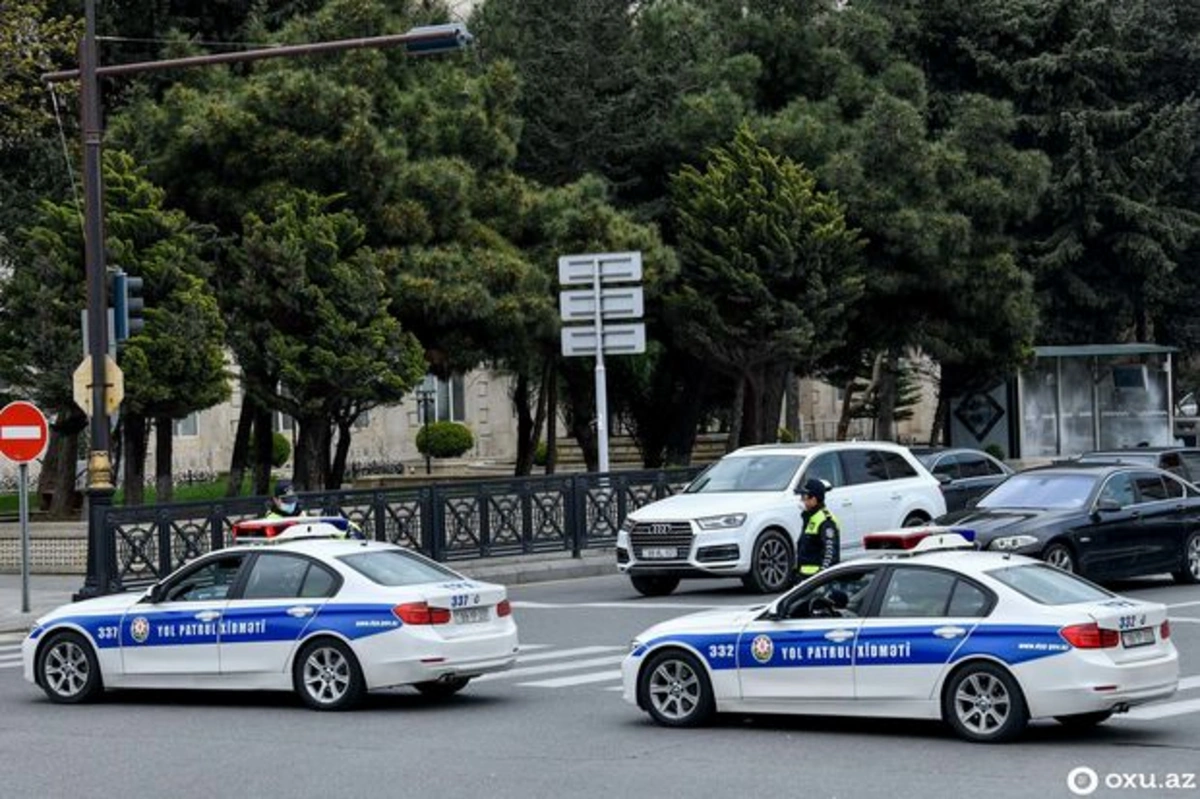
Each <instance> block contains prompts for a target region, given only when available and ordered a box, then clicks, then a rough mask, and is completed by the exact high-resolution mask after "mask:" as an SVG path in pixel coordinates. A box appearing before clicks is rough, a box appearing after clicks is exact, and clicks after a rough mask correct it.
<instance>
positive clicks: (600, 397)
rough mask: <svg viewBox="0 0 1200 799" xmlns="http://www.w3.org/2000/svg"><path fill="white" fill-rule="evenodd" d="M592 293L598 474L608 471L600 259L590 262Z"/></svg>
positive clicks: (606, 387) (606, 394) (606, 399)
mask: <svg viewBox="0 0 1200 799" xmlns="http://www.w3.org/2000/svg"><path fill="white" fill-rule="evenodd" d="M592 291H594V292H595V294H596V449H597V451H598V452H599V454H600V473H601V474H604V473H605V472H607V471H608V380H607V379H606V376H605V374H604V314H603V312H602V308H601V301H602V297H601V296H600V259H599V258H597V259H595V261H593V262H592Z"/></svg>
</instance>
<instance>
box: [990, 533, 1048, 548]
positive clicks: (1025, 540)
mask: <svg viewBox="0 0 1200 799" xmlns="http://www.w3.org/2000/svg"><path fill="white" fill-rule="evenodd" d="M1037 542H1038V540H1037V538H1035V537H1034V536H1031V535H1010V536H1005V537H1004V538H997V539H996V540H995V541H993V542H992V543H991V545H990V546H989V547H988V549H999V550H1002V551H1005V552H1011V551H1013V550H1014V549H1023V548H1025V547H1028V546H1032V545H1034V544H1036V543H1037Z"/></svg>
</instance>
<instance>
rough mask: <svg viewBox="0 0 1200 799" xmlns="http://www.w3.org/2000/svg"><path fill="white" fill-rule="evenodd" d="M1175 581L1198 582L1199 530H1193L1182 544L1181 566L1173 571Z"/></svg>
mask: <svg viewBox="0 0 1200 799" xmlns="http://www.w3.org/2000/svg"><path fill="white" fill-rule="evenodd" d="M1172 576H1173V577H1174V578H1175V580H1176V581H1177V582H1181V583H1186V584H1189V585H1190V584H1192V583H1200V530H1195V531H1193V532H1192V534H1191V535H1189V536H1188V537H1187V541H1185V542H1184V544H1183V568H1182V569H1180V570H1179V571H1177V572H1173V573H1172Z"/></svg>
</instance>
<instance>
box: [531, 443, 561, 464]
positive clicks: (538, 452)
mask: <svg viewBox="0 0 1200 799" xmlns="http://www.w3.org/2000/svg"><path fill="white" fill-rule="evenodd" d="M554 453H555V455H557V454H558V447H555V448H554ZM549 454H550V453H549V450H548V448H547V447H546V442H545V441H539V442H538V445H537V449H535V450H534V451H533V465H534V466H545V465H546V459H547V457H548V456H549Z"/></svg>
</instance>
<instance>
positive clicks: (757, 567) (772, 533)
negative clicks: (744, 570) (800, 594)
mask: <svg viewBox="0 0 1200 799" xmlns="http://www.w3.org/2000/svg"><path fill="white" fill-rule="evenodd" d="M795 571H796V567H795V564H794V563H793V562H792V546H791V543H790V542H789V541H788V537H787V536H786V535H784V534H783V533H781V532H779V531H778V530H767V531H766V532H765V533H763V534H762V535H760V536H759V537H758V540H757V541H755V542H754V551H753V552H752V553H751V556H750V573H749V574H747V575H746V576H745V577H743V578H742V584H743V585H745V586H746V587H747V588H749V589H750V590H751V591H756V592H758V593H760V594H773V593H775V592H777V591H782V590H784V589H785V588H787V587H788V586H790V585H791V584H792V576H793V575H794V574H795Z"/></svg>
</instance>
